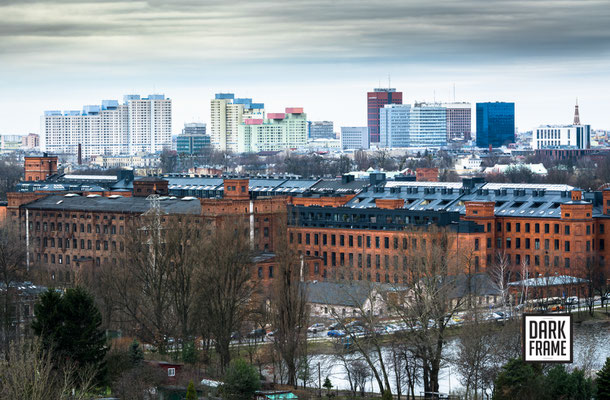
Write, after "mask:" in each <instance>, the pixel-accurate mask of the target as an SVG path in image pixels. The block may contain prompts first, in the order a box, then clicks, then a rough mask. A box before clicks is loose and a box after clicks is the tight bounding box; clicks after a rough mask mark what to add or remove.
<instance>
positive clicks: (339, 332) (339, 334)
mask: <svg viewBox="0 0 610 400" xmlns="http://www.w3.org/2000/svg"><path fill="white" fill-rule="evenodd" d="M327 335H328V337H335V338H336V337H343V336H345V332H344V331H342V330H338V329H332V330H330V331H328V333H327Z"/></svg>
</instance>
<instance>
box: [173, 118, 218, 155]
mask: <svg viewBox="0 0 610 400" xmlns="http://www.w3.org/2000/svg"><path fill="white" fill-rule="evenodd" d="M205 131H206V125H205V124H203V123H200V122H191V123H186V124H184V129H183V130H182V133H181V134H180V135H178V137H177V138H176V151H177V152H178V154H199V153H201V152H202V151H203V150H205V149H206V148H209V147H210V136H209V135H206V132H205Z"/></svg>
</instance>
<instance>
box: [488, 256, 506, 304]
mask: <svg viewBox="0 0 610 400" xmlns="http://www.w3.org/2000/svg"><path fill="white" fill-rule="evenodd" d="M487 273H488V275H489V278H490V279H491V282H492V283H493V284H494V286H495V287H496V288H497V289H498V290H499V291H500V296H501V301H502V309H503V310H504V311H506V308H507V306H509V301H510V299H509V287H508V283H509V282H510V280H511V269H510V263H509V261H508V256H507V255H506V253H504V252H503V251H501V252H498V253H497V254H496V257H495V262H494V263H493V264H492V265H491V268H488V270H487Z"/></svg>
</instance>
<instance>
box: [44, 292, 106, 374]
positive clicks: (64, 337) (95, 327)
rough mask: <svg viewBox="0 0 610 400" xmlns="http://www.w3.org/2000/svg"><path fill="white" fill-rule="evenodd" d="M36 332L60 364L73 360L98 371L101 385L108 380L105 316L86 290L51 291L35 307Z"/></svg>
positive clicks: (80, 365) (80, 366)
mask: <svg viewBox="0 0 610 400" xmlns="http://www.w3.org/2000/svg"><path fill="white" fill-rule="evenodd" d="M34 312H35V315H36V319H35V320H34V321H33V322H32V330H33V332H34V333H35V334H36V335H37V336H38V337H40V338H41V340H42V346H43V347H44V349H45V350H46V351H48V352H49V353H50V354H51V356H52V358H53V361H54V362H55V363H56V364H57V365H61V364H62V363H63V362H66V361H69V362H72V363H75V364H76V365H78V366H79V368H85V367H90V368H94V369H95V370H96V371H98V374H97V378H98V380H97V383H101V382H102V381H103V379H104V378H105V372H106V371H105V356H106V352H107V347H106V336H105V333H104V331H103V330H102V329H100V326H101V324H102V316H101V314H100V312H99V310H98V309H97V307H96V306H95V302H94V300H93V297H92V296H91V295H90V294H89V293H88V292H87V291H86V290H85V289H83V288H80V287H76V288H71V289H67V290H66V291H65V293H64V294H61V293H60V292H57V291H56V290H53V289H49V290H47V291H46V292H45V293H43V294H42V295H41V296H40V300H39V301H38V303H37V304H36V306H35V311H34Z"/></svg>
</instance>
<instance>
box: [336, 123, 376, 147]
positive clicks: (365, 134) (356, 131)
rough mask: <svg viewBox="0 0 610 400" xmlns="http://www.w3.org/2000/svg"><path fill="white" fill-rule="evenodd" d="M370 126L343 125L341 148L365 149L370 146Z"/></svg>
mask: <svg viewBox="0 0 610 400" xmlns="http://www.w3.org/2000/svg"><path fill="white" fill-rule="evenodd" d="M369 140H370V135H369V128H367V127H366V126H343V127H341V148H342V149H343V150H361V149H362V150H365V149H368V148H369V147H370V142H369Z"/></svg>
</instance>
